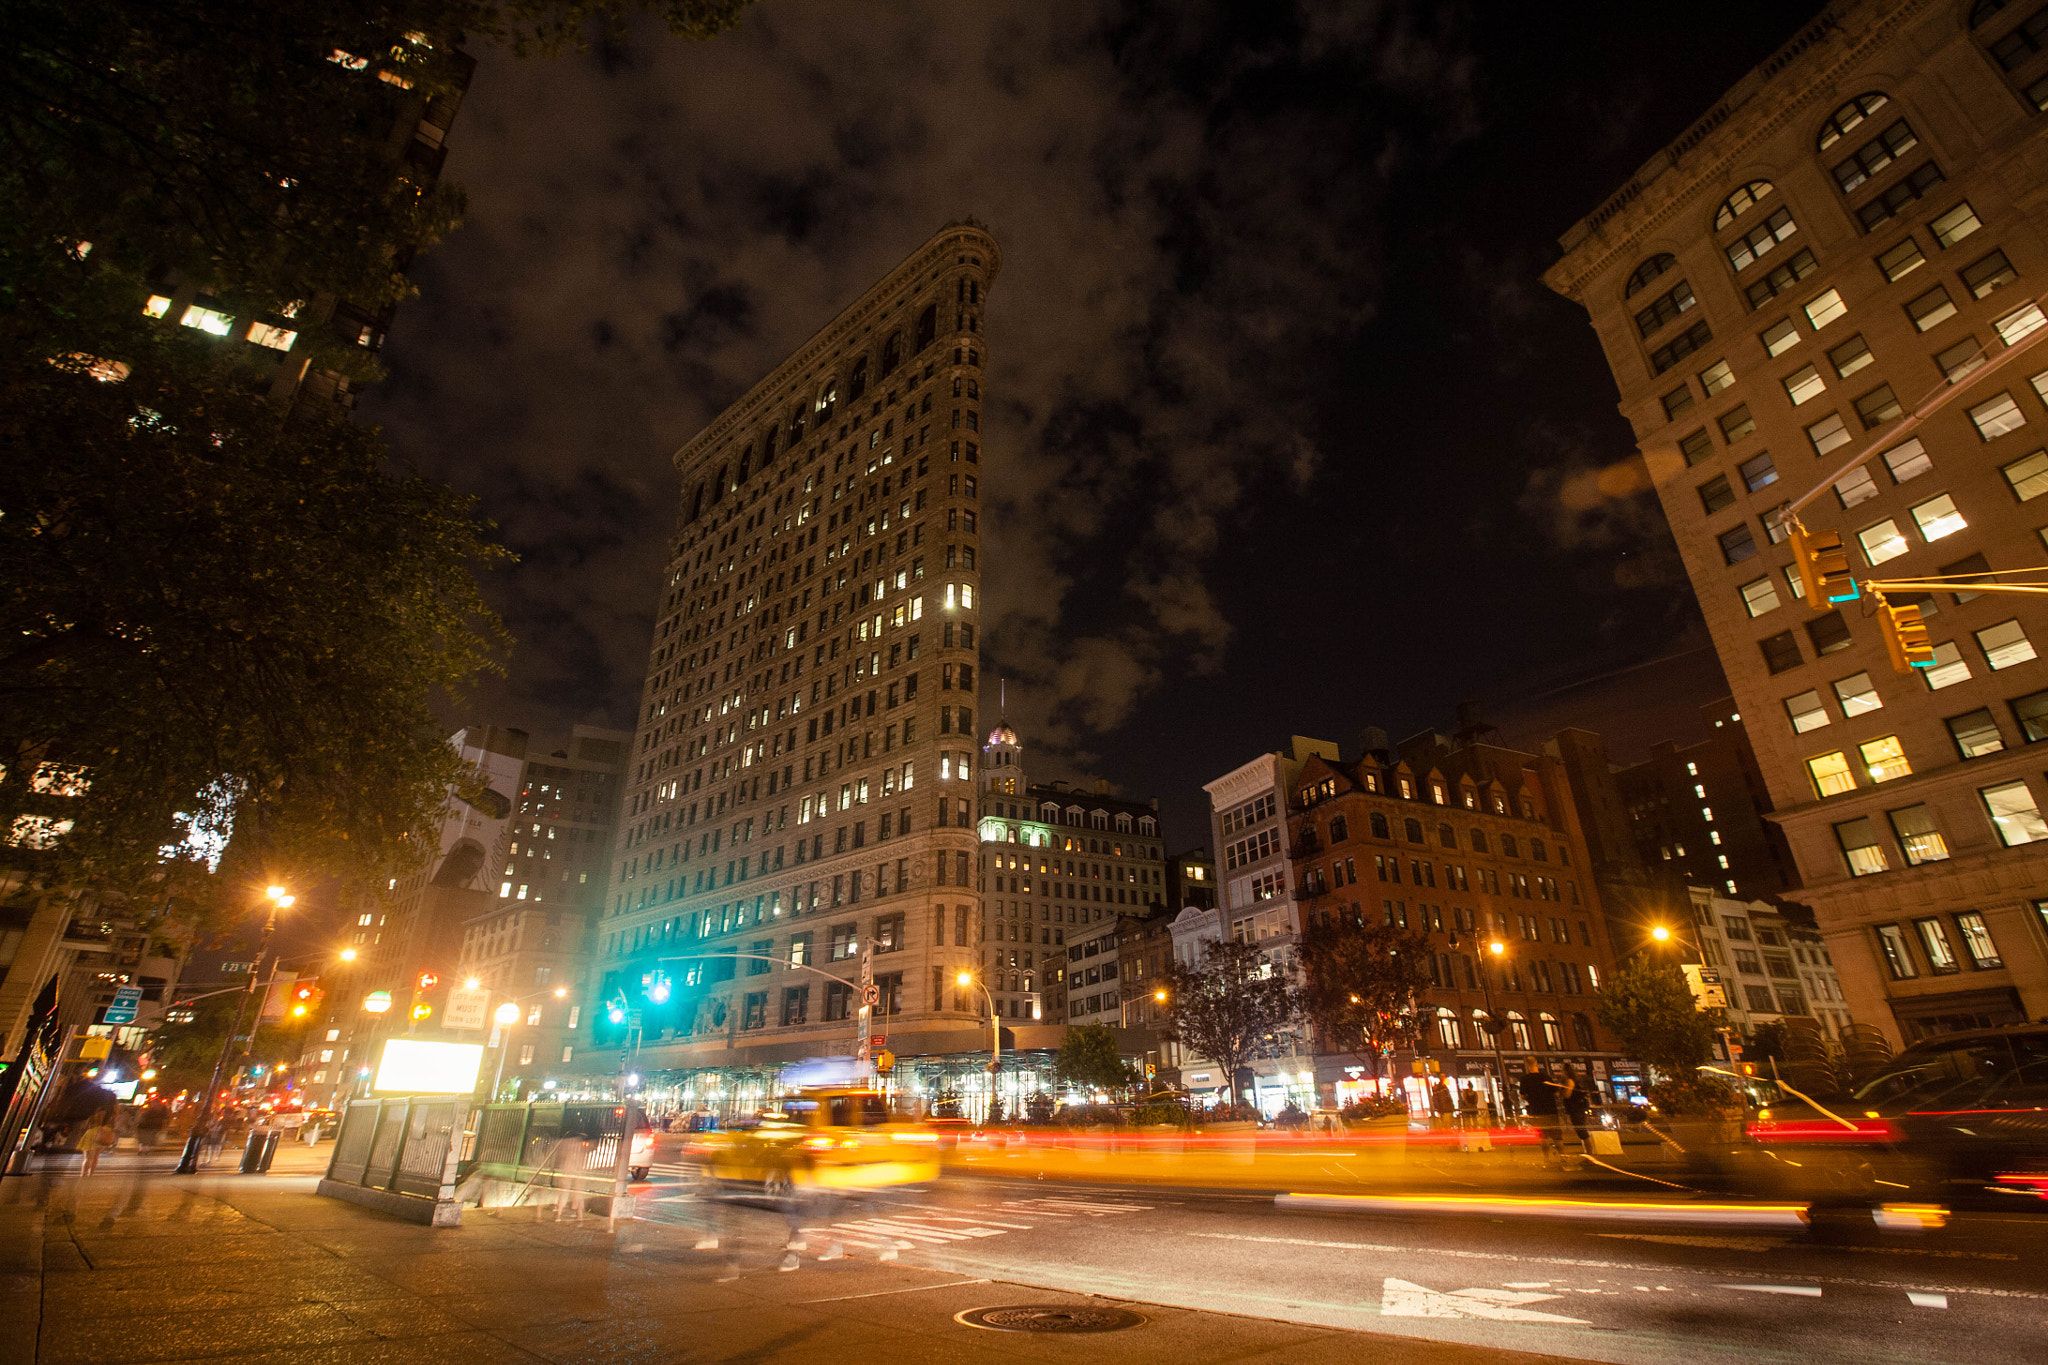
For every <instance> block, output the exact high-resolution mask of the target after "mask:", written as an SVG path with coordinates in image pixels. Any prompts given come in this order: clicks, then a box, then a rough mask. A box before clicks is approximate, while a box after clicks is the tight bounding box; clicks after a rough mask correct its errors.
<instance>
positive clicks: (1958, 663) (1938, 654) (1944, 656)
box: [1919, 640, 1970, 692]
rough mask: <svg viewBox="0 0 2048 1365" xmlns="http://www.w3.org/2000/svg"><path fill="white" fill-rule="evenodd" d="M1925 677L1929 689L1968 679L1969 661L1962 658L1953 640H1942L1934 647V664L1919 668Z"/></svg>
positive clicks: (1937, 688)
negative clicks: (1930, 666) (1929, 666)
mask: <svg viewBox="0 0 2048 1365" xmlns="http://www.w3.org/2000/svg"><path fill="white" fill-rule="evenodd" d="M1919 672H1920V674H1921V675H1922V676H1923V677H1925V678H1926V679H1927V686H1928V688H1929V689H1930V690H1933V691H1937V692H1938V691H1940V690H1941V689H1942V688H1944V687H1953V686H1954V685H1955V684H1957V683H1959V682H1968V681H1969V680H1970V665H1969V661H1968V660H1966V659H1964V658H1963V651H1962V649H1961V647H1960V646H1958V645H1957V644H1956V642H1955V641H1954V640H1943V641H1942V642H1941V643H1940V644H1938V645H1936V646H1935V647H1934V666H1933V667H1932V668H1923V669H1920V670H1919Z"/></svg>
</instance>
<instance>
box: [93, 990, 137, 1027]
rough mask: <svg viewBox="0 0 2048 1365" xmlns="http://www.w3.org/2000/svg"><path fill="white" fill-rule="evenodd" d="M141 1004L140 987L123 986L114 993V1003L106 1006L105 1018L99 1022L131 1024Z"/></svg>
mask: <svg viewBox="0 0 2048 1365" xmlns="http://www.w3.org/2000/svg"><path fill="white" fill-rule="evenodd" d="M141 1004H142V987H140V986H123V987H121V989H119V990H117V991H115V992H114V1003H113V1004H111V1005H109V1006H107V1013H106V1016H105V1017H104V1018H103V1019H102V1020H101V1022H102V1023H107V1024H132V1023H134V1022H135V1011H136V1008H137V1007H138V1006H140V1005H141Z"/></svg>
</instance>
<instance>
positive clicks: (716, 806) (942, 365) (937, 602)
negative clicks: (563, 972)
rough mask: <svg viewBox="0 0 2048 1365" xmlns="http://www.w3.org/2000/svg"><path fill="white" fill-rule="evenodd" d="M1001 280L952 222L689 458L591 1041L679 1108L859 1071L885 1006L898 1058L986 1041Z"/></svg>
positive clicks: (743, 402)
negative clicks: (991, 574) (987, 763)
mask: <svg viewBox="0 0 2048 1365" xmlns="http://www.w3.org/2000/svg"><path fill="white" fill-rule="evenodd" d="M1000 265H1001V254H1000V252H999V250H998V248H997V246H996V242H995V239H994V238H993V237H992V236H990V235H989V233H988V232H986V231H985V230H983V229H982V228H980V227H978V226H976V225H974V224H972V223H956V224H953V225H950V226H948V227H946V228H944V229H942V230H941V231H939V232H938V233H937V234H935V235H934V236H933V237H932V238H931V239H930V240H929V241H927V242H925V243H924V244H923V245H922V246H920V247H919V248H918V249H917V250H916V251H914V252H912V253H911V255H910V256H909V257H908V258H906V259H905V260H904V261H903V262H902V264H900V265H898V266H897V267H895V268H894V269H893V270H891V271H890V272H889V273H888V274H887V275H885V276H884V277H883V278H882V279H881V280H880V281H878V282H877V283H876V284H875V285H874V287H873V288H871V289H869V290H868V291H867V292H866V293H864V294H863V295H862V296H861V297H860V298H859V299H857V300H855V301H854V302H853V303H852V304H851V305H850V306H848V307H847V308H846V309H845V310H843V311H842V312H841V313H840V314H839V315H838V316H837V317H835V318H834V319H832V321H830V322H829V323H827V324H826V325H825V326H824V327H823V328H822V329H821V330H820V331H819V332H818V333H817V334H816V335H814V336H813V337H811V338H810V339H809V340H808V341H806V342H804V343H803V344H802V345H801V346H799V347H798V348H797V349H796V351H795V352H793V353H792V354H791V355H790V356H789V358H788V359H786V360H785V361H783V362H782V363H781V364H780V365H778V366H776V367H775V369H774V370H772V371H771V372H770V373H769V374H767V375H766V376H765V377H763V378H762V379H761V381H760V382H759V383H757V384H755V385H754V386H753V387H752V388H751V389H749V390H748V391H747V392H746V393H745V394H744V395H742V396H741V397H740V398H739V399H738V401H736V402H734V403H733V404H732V405H731V406H730V407H728V408H727V409H726V410H725V411H724V412H722V413H720V414H719V415H718V416H717V417H716V418H714V419H713V420H712V421H711V423H710V424H709V425H708V426H706V427H705V428H704V430H703V431H701V432H699V433H698V434H697V435H696V436H694V437H692V438H691V439H690V440H689V442H687V443H686V444H685V445H684V446H683V447H682V448H681V449H680V450H678V451H677V452H676V454H675V457H674V463H675V467H676V472H677V476H678V482H679V485H680V488H681V497H680V503H679V516H678V522H677V530H676V533H675V536H674V539H673V541H672V543H671V546H670V556H669V561H668V564H667V567H666V569H665V570H664V574H663V580H662V583H661V586H660V593H659V597H658V600H657V603H656V624H655V628H654V638H653V641H652V644H651V648H650V654H649V658H648V665H647V677H646V683H645V685H644V687H643V689H642V695H641V699H640V705H639V714H638V719H637V721H636V727H635V731H634V735H633V739H632V742H631V746H630V752H629V753H628V755H627V763H628V765H629V766H628V770H627V777H626V792H625V804H624V808H623V810H622V812H621V815H620V829H619V833H618V837H617V838H616V840H615V841H614V846H613V850H612V866H611V887H610V890H609V892H608V900H607V902H606V904H605V905H604V907H603V910H602V917H601V919H600V921H599V924H598V926H597V935H598V950H599V961H600V968H601V971H602V977H601V982H600V986H599V991H598V994H599V996H600V1004H601V1007H600V1008H599V1009H598V1010H596V1012H595V1014H596V1025H595V1032H594V1035H593V1042H594V1043H595V1044H596V1045H598V1046H600V1047H606V1048H617V1047H620V1046H621V1045H623V1046H626V1047H628V1048H630V1049H634V1055H635V1056H636V1057H637V1065H638V1067H639V1069H640V1070H641V1072H642V1073H643V1074H646V1075H648V1077H649V1085H650V1086H651V1087H656V1086H658V1087H663V1088H665V1090H666V1091H667V1092H668V1093H669V1094H670V1095H671V1097H672V1098H673V1100H674V1102H676V1103H678V1104H683V1103H689V1104H695V1103H699V1102H705V1101H706V1096H707V1095H708V1094H709V1093H710V1089H709V1087H711V1086H713V1085H721V1086H723V1087H724V1088H722V1089H720V1090H719V1091H718V1093H719V1094H721V1095H723V1096H726V1097H728V1098H729V1097H731V1096H733V1095H734V1094H735V1091H734V1089H733V1088H732V1087H731V1086H730V1085H726V1084H725V1080H730V1079H732V1076H733V1075H737V1074H738V1073H739V1072H744V1073H745V1075H746V1076H747V1078H748V1080H747V1084H749V1085H754V1086H757V1087H764V1086H772V1085H773V1084H775V1080H774V1077H775V1076H776V1075H777V1074H778V1068H780V1067H782V1066H783V1065H785V1064H788V1063H792V1062H796V1061H800V1060H803V1059H805V1058H811V1057H818V1056H824V1055H838V1056H847V1055H850V1054H852V1053H853V1052H854V1051H855V1049H856V1045H857V1038H858V1037H859V1036H860V1028H861V1024H862V1021H863V1012H864V1011H866V1014H865V1018H866V1021H867V1023H868V1024H869V1026H870V1028H869V1035H870V1037H873V1038H883V1039H886V1045H887V1048H888V1049H889V1050H891V1051H892V1052H894V1053H895V1054H896V1055H898V1056H923V1055H945V1054H950V1053H954V1052H966V1051H971V1050H975V1049H977V1048H978V1047H979V1046H980V1044H981V1040H982V1039H983V1038H984V1037H985V1033H984V1031H982V1030H978V1029H977V1028H976V1019H977V1017H978V1015H979V1013H980V1012H981V1006H982V1002H981V999H980V995H979V992H978V991H972V990H970V989H965V988H962V987H961V986H959V985H958V984H957V982H956V978H957V975H958V974H959V973H960V972H961V971H962V970H969V971H978V970H979V969H980V967H981V953H982V950H983V939H982V923H983V918H982V905H981V890H980V887H979V885H978V876H977V873H976V865H977V861H978V853H979V845H980V840H979V839H978V838H977V831H976V828H975V823H976V815H975V807H976V798H977V796H978V791H977V787H976V783H975V772H976V769H977V768H978V766H979V763H978V760H977V755H976V750H977V749H978V747H979V745H978V743H977V737H976V734H975V729H974V717H975V714H976V705H975V694H976V690H977V674H978V673H979V671H980V670H979V663H980V639H979V629H980V620H981V614H982V613H981V611H980V606H981V603H980V600H979V599H980V590H981V586H980V585H981V565H980V563H979V555H980V553H981V538H980V532H981V527H980V524H979V519H980V517H981V516H982V515H983V511H982V507H981V479H982V462H983V447H982V440H983V437H982V432H981V423H982V412H983V405H984V402H985V401H986V397H987V395H986V393H985V390H984V387H983V386H984V384H985V382H986V380H985V375H986V361H987V352H986V346H985V342H984V340H983V336H982V312H983V309H984V307H985V306H986V303H987V299H988V291H989V289H990V288H991V286H992V285H993V283H994V280H995V277H996V275H997V273H998V271H999V268H1000ZM867 987H872V992H871V994H870V993H869V992H868V991H867V989H866V988H867ZM864 996H866V997H867V1001H871V1003H867V1002H864ZM615 1014H616V1016H617V1018H616V1019H614V1017H613V1016H614V1015H615ZM724 1073H732V1075H725V1079H724V1080H721V1075H722V1074H724ZM700 1081H701V1082H702V1085H701V1086H700V1085H699V1082H700ZM750 1093H751V1092H750Z"/></svg>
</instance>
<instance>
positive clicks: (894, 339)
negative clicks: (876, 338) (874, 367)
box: [882, 332, 903, 379]
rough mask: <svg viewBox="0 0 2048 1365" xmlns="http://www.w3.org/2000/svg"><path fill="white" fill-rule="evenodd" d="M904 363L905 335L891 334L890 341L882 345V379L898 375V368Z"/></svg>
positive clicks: (899, 333)
mask: <svg viewBox="0 0 2048 1365" xmlns="http://www.w3.org/2000/svg"><path fill="white" fill-rule="evenodd" d="M902 363H903V333H901V332H891V333H889V339H888V340H887V341H884V342H883V343H882V378H884V379H887V378H888V377H889V376H890V375H892V374H894V373H896V367H897V366H898V365H901V364H902Z"/></svg>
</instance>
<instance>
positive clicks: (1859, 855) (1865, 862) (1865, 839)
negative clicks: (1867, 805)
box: [1835, 816, 1887, 877]
mask: <svg viewBox="0 0 2048 1365" xmlns="http://www.w3.org/2000/svg"><path fill="white" fill-rule="evenodd" d="M1835 839H1836V840H1837V842H1839V843H1840V844H1841V846H1842V857H1843V858H1844V859H1846V860H1847V862H1848V864H1849V875H1850V876H1852V877H1868V876H1870V875H1871V874H1872V873H1874V872H1883V871H1886V870H1887V864H1886V862H1885V857H1884V847H1883V845H1881V844H1879V843H1878V841H1877V826H1876V824H1875V823H1873V822H1872V821H1871V820H1870V819H1869V817H1867V816H1866V817H1864V818H1863V819H1861V820H1849V821H1845V822H1844V823H1842V824H1839V825H1836V826H1835Z"/></svg>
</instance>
